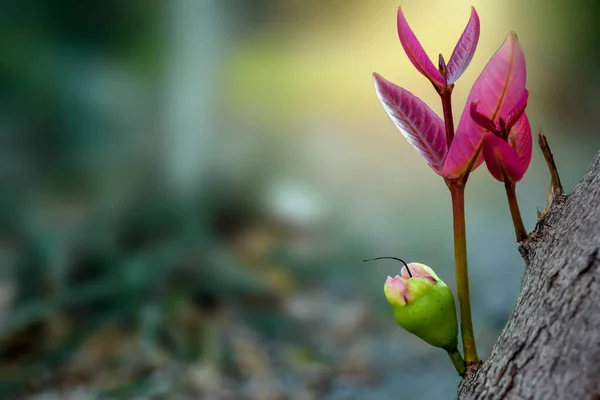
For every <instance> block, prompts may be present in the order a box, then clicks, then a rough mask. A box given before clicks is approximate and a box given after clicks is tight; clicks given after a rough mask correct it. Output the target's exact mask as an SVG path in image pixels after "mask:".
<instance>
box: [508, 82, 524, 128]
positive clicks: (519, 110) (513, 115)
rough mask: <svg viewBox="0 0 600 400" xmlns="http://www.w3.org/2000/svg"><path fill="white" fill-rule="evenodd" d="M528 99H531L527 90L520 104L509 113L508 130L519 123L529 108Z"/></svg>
mask: <svg viewBox="0 0 600 400" xmlns="http://www.w3.org/2000/svg"><path fill="white" fill-rule="evenodd" d="M527 99H529V90H525V92H524V93H523V96H522V97H521V99H520V100H519V102H518V103H517V104H516V105H515V107H514V108H513V109H512V110H511V112H509V113H508V116H507V117H506V129H507V130H510V128H512V127H513V126H515V124H516V123H517V121H519V120H520V119H521V116H522V115H523V113H524V112H525V107H527Z"/></svg>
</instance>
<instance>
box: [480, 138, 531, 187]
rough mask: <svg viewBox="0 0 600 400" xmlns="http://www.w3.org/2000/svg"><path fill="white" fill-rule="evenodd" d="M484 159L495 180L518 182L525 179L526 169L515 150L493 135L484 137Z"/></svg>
mask: <svg viewBox="0 0 600 400" xmlns="http://www.w3.org/2000/svg"><path fill="white" fill-rule="evenodd" d="M481 152H482V154H483V158H484V159H485V165H486V166H487V168H488V170H489V171H490V173H491V174H492V176H493V177H494V178H496V179H497V180H499V181H500V182H504V179H508V180H509V181H510V182H518V181H520V180H521V178H523V175H524V174H525V169H523V166H522V165H521V160H520V159H519V156H518V155H517V153H516V152H515V150H514V149H513V148H512V147H510V146H509V145H508V143H506V142H505V141H504V140H502V139H500V138H499V137H498V136H496V135H494V134H493V133H486V134H485V135H484V137H483V148H482V151H481Z"/></svg>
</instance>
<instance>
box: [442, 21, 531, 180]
mask: <svg viewBox="0 0 600 400" xmlns="http://www.w3.org/2000/svg"><path fill="white" fill-rule="evenodd" d="M525 81H526V66H525V57H524V55H523V51H522V49H521V45H520V44H519V41H518V40H517V36H516V35H515V33H514V32H511V33H510V34H509V35H508V38H507V39H506V40H505V42H504V44H503V45H502V47H500V49H498V51H497V52H496V53H495V54H494V55H493V56H492V58H491V59H490V61H489V62H488V63H487V65H486V66H485V68H484V69H483V71H482V72H481V74H480V75H479V77H478V78H477V80H476V81H475V83H474V84H473V88H472V89H471V93H469V97H468V98H467V105H470V104H471V103H473V102H474V101H479V105H478V111H479V112H480V113H481V114H483V115H485V116H487V117H488V118H489V119H491V120H492V121H494V122H497V121H498V120H499V117H500V116H506V115H508V114H509V113H510V111H512V110H513V108H514V107H515V106H516V105H517V104H518V103H519V101H520V100H521V98H522V96H523V92H524V91H525ZM469 108H470V107H468V106H467V107H465V109H464V110H463V113H462V116H461V118H460V121H459V123H458V128H457V129H456V135H455V136H454V140H453V141H452V145H451V146H450V149H449V150H448V156H447V157H446V162H445V165H444V175H445V176H446V177H447V178H456V177H458V176H461V175H462V174H464V173H465V169H466V167H467V164H468V162H469V159H470V158H471V156H472V155H473V153H474V151H475V149H476V148H477V145H478V144H479V142H480V141H481V138H482V136H483V134H484V133H485V131H486V130H485V129H484V128H482V127H480V126H479V125H477V124H476V123H475V122H474V121H473V119H472V118H471V115H470V109H469ZM482 162H483V157H482V155H479V157H478V158H477V161H476V162H475V164H474V165H473V169H475V168H477V167H478V166H479V165H481V163H482Z"/></svg>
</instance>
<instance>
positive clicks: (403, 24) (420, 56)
mask: <svg viewBox="0 0 600 400" xmlns="http://www.w3.org/2000/svg"><path fill="white" fill-rule="evenodd" d="M398 36H399V37H400V43H402V47H403V48H404V51H405V52H406V55H407V56H408V58H409V60H410V62H411V63H412V64H413V65H414V66H415V68H416V69H417V70H418V71H419V72H420V73H421V74H423V75H424V76H425V77H426V78H427V79H429V80H430V81H431V83H433V85H434V86H435V87H436V88H438V89H441V88H443V87H445V86H446V79H444V77H443V76H442V74H441V72H440V71H438V70H437V68H436V67H435V66H434V65H433V63H432V62H431V59H430V58H429V57H428V56H427V53H425V50H424V49H423V46H421V43H419V39H417V37H416V36H415V34H414V33H413V31H412V30H411V29H410V26H409V25H408V22H407V21H406V18H404V14H403V13H402V8H398Z"/></svg>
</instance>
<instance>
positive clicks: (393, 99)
mask: <svg viewBox="0 0 600 400" xmlns="http://www.w3.org/2000/svg"><path fill="white" fill-rule="evenodd" d="M373 77H374V79H375V91H376V92H377V97H378V98H379V101H380V102H381V104H382V105H383V108H384V110H385V112H386V113H387V114H388V116H389V117H390V119H391V120H392V122H393V123H394V125H396V127H397V128H398V130H399V131H400V132H401V133H402V134H403V135H404V137H405V138H406V140H408V142H409V143H410V144H411V145H412V146H413V147H414V148H415V149H416V150H417V152H419V154H420V155H421V156H422V157H423V158H424V159H425V161H427V163H428V164H429V166H430V167H431V168H432V169H433V170H434V171H435V172H437V173H438V174H440V175H441V174H442V168H443V165H444V157H445V156H446V152H447V150H448V149H447V145H446V133H445V129H444V122H443V121H442V119H441V118H440V117H439V116H438V115H437V114H436V113H434V112H433V111H432V110H431V109H430V108H429V107H428V106H427V104H425V103H423V102H422V101H421V100H420V99H419V98H418V97H416V96H415V95H413V94H412V93H410V92H409V91H408V90H405V89H402V88H401V87H398V86H396V85H394V84H393V83H391V82H389V81H387V80H385V79H384V78H383V77H382V76H381V75H379V74H376V73H375V74H373Z"/></svg>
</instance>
